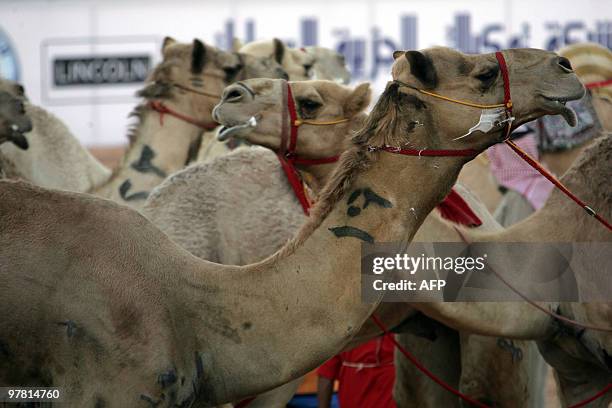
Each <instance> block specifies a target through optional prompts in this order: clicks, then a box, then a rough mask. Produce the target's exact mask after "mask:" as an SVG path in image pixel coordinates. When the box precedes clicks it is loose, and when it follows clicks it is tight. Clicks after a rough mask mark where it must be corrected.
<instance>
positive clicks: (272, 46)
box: [234, 38, 334, 81]
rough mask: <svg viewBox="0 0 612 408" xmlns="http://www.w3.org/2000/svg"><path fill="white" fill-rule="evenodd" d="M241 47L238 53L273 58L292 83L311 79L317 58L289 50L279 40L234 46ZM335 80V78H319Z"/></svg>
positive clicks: (296, 50) (304, 52)
mask: <svg viewBox="0 0 612 408" xmlns="http://www.w3.org/2000/svg"><path fill="white" fill-rule="evenodd" d="M234 47H239V48H238V51H239V52H241V53H243V54H247V55H251V56H254V57H261V58H273V59H274V60H275V61H276V62H278V63H279V64H281V65H282V67H283V68H284V70H285V71H286V72H287V74H288V75H289V79H290V80H292V81H303V80H306V79H310V76H311V70H312V67H313V66H314V64H315V56H314V55H312V54H310V53H307V52H306V51H302V50H298V49H294V48H289V47H287V46H286V45H285V43H283V42H282V41H281V40H279V39H278V38H274V39H273V40H271V41H270V40H261V41H254V42H251V43H248V44H245V45H242V46H240V45H234ZM318 79H334V78H318Z"/></svg>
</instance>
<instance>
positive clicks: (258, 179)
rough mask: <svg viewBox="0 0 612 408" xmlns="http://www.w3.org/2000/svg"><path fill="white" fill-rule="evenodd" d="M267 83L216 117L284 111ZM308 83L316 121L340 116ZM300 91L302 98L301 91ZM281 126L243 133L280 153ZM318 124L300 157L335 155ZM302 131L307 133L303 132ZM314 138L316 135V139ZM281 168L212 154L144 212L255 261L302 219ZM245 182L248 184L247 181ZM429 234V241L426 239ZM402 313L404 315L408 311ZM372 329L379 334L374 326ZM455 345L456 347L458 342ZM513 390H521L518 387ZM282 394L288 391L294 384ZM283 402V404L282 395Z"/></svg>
mask: <svg viewBox="0 0 612 408" xmlns="http://www.w3.org/2000/svg"><path fill="white" fill-rule="evenodd" d="M268 82H269V81H262V80H250V81H245V82H244V83H243V84H236V85H232V86H230V87H228V88H227V89H226V91H225V92H224V100H223V102H222V103H221V104H220V105H219V106H218V107H217V108H215V111H214V112H213V115H215V116H217V117H218V120H219V121H220V122H222V123H224V121H227V123H225V124H235V123H240V122H244V121H246V120H247V119H248V118H249V117H250V116H251V115H256V114H260V115H265V114H268V115H275V116H279V115H282V113H281V112H282V109H281V108H282V102H281V103H279V102H278V101H271V100H270V97H269V94H270V93H271V91H270V89H271V88H273V86H272V85H269V84H268ZM253 84H255V85H253ZM306 84H309V83H303V84H301V83H299V82H298V83H295V84H294V85H293V87H294V88H295V89H294V93H295V95H296V97H295V98H296V100H297V101H298V104H299V102H302V103H305V104H307V105H308V104H310V105H315V106H316V105H321V106H323V108H319V109H320V110H319V111H316V116H315V117H314V119H315V120H318V121H321V120H330V119H333V118H336V117H338V114H336V115H333V114H332V115H329V114H328V111H329V106H328V103H326V102H327V101H325V100H324V99H325V98H323V101H322V100H321V98H320V97H318V96H317V92H316V91H311V92H306V91H305V90H304V87H306ZM260 89H263V92H262V94H260V92H259V90H260ZM306 89H307V88H306ZM249 90H250V91H249ZM304 93H306V95H303V94H304ZM309 94H310V96H309ZM313 99H314V100H313ZM321 102H323V103H322V104H321ZM245 104H246V105H247V106H246V107H245V106H244V105H245ZM366 104H367V103H366ZM268 107H271V108H269V109H272V112H270V111H269V110H267V109H266V108H268ZM300 108H301V106H300V105H298V109H300ZM336 110H338V109H336ZM279 124H280V122H279V119H277V120H276V121H275V122H274V123H273V125H272V126H268V127H265V126H264V127H263V128H261V130H260V126H258V127H257V128H247V131H248V133H246V134H243V135H242V136H243V137H244V138H246V139H247V140H248V142H249V143H253V144H262V145H264V146H267V147H270V148H272V149H273V150H278V148H279V146H280V139H279V134H280V132H279V130H278V127H279ZM274 126H276V128H275V127H274ZM313 127H314V126H313ZM320 129H321V130H320V131H319V132H318V133H312V132H313V131H314V130H313V129H312V127H311V128H309V127H308V126H305V127H301V128H300V139H299V140H300V143H298V148H300V149H305V150H301V151H300V152H301V154H305V155H306V156H307V157H310V158H317V157H322V156H330V155H334V154H337V152H338V147H341V146H342V145H343V143H342V140H343V139H342V137H340V138H338V136H336V138H335V139H332V138H331V136H328V134H329V135H333V134H334V130H335V127H332V126H329V127H325V126H324V127H321V128H320ZM242 132H245V130H243V131H242ZM302 132H304V133H303V135H302ZM314 136H316V137H317V138H316V139H315V138H314ZM340 136H342V134H340ZM316 140H321V141H322V142H319V144H318V145H317V144H315V142H314V141H316ZM302 144H305V146H304V145H302ZM334 146H336V147H334ZM342 148H343V147H342ZM314 149H317V150H314ZM266 166H267V167H268V169H266ZM329 167H330V166H329V165H326V166H308V169H307V171H308V170H309V171H311V172H312V171H315V172H316V173H315V174H316V175H315V177H314V179H315V180H323V181H324V180H325V177H326V173H328V172H329V171H330V169H329ZM279 170H280V166H279V164H278V161H277V159H276V157H275V156H274V155H273V154H270V153H269V152H266V151H263V150H259V151H257V152H246V151H245V152H240V153H234V154H232V155H229V156H227V157H224V158H223V159H217V160H215V162H213V163H212V164H210V165H199V166H193V167H191V168H188V169H186V170H184V171H182V172H180V173H177V174H175V175H174V176H173V177H172V178H170V179H169V180H167V181H166V182H165V183H164V184H162V185H161V186H160V187H159V188H158V189H156V190H155V192H154V193H153V195H152V196H151V198H150V199H149V200H148V202H147V205H146V206H145V209H144V213H145V214H146V215H147V216H148V217H149V218H150V219H151V220H153V221H154V223H155V224H156V225H158V226H159V227H160V228H161V229H162V230H163V231H164V232H166V233H167V234H169V236H170V237H171V238H172V239H173V240H175V241H176V242H177V243H179V244H181V245H182V246H183V247H184V248H186V249H188V250H189V251H190V252H191V253H193V254H194V255H196V256H199V257H202V258H204V259H212V260H215V261H219V262H222V263H238V264H245V263H249V262H255V261H257V260H260V259H263V258H264V257H265V256H266V255H267V254H269V253H272V252H273V251H274V250H275V249H277V248H278V247H280V246H281V245H282V243H283V242H284V241H285V239H286V238H287V237H288V236H290V235H291V233H292V232H293V231H294V230H295V229H297V226H298V225H299V224H300V221H301V220H302V219H303V218H304V216H303V215H300V214H302V212H301V210H300V209H299V206H298V204H297V201H296V199H295V197H294V195H293V193H292V192H291V190H290V189H289V188H288V185H287V184H286V182H284V176H282V175H281V176H280V177H279V173H280V171H279ZM249 179H250V180H251V181H248V180H249ZM261 185H265V186H266V188H265V189H263V190H262V191H260V187H259V186H261ZM225 191H227V192H229V195H228V196H227V198H225V199H224V198H223V192H225ZM461 191H462V192H463V195H464V196H465V197H466V199H467V200H468V202H470V203H471V204H472V206H473V207H475V208H476V209H477V212H478V215H479V216H480V218H481V219H483V220H484V221H485V226H484V228H485V229H488V230H492V229H496V228H499V226H498V224H497V223H496V222H495V221H494V220H493V219H492V217H491V216H490V215H489V214H488V213H487V212H486V210H485V209H484V208H482V205H481V204H479V203H478V201H477V200H475V199H474V198H472V197H471V196H469V195H468V194H466V192H465V191H463V190H461ZM219 203H222V204H219ZM262 209H264V210H263V211H262ZM288 210H289V211H288ZM226 211H227V212H226ZM262 213H263V214H268V213H269V214H270V216H269V217H262V215H261V214H262ZM223 214H228V216H229V217H231V222H229V224H230V225H236V226H240V227H235V228H232V227H228V226H227V224H221V225H220V222H222V220H223V219H225V218H227V217H228V216H224V215H223ZM432 216H437V215H432ZM268 220H269V221H268ZM212 225H214V226H215V227H214V228H211V226H212ZM427 225H428V222H427V221H425V225H424V226H423V227H422V228H421V230H420V231H423V230H427V229H428V228H427V227H426V226H427ZM262 230H266V231H269V233H268V234H266V235H265V236H261V233H260V231H262ZM419 235H425V237H423V239H424V240H430V241H435V240H436V239H435V233H430V234H429V237H430V238H426V237H427V234H422V233H421V232H419V233H418V234H417V238H418V237H419ZM432 235H433V236H434V238H431V236H432ZM251 243H252V244H251ZM404 309H405V308H404ZM402 313H404V315H405V313H406V311H405V310H404V311H402ZM375 330H376V329H375ZM375 334H378V331H377V330H376V333H375ZM371 336H372V334H371V333H368V334H367V335H365V336H364V338H361V337H360V336H358V337H359V338H360V341H362V340H367V339H369V338H370V337H371ZM491 342H493V343H494V344H495V343H497V339H492V340H491ZM429 347H431V346H429ZM455 349H457V350H458V347H455ZM489 360H491V358H489ZM500 360H501V359H500ZM526 360H527V359H526ZM519 368H520V367H519ZM512 370H513V368H512V367H510V368H509V369H508V371H509V372H510V371H512ZM518 371H520V370H517V372H518ZM427 381H428V380H427ZM510 385H517V387H518V386H522V383H516V382H515V383H512V384H510ZM517 389H519V390H521V391H523V390H522V388H517ZM285 390H286V389H284V391H285ZM516 393H517V392H516V390H515V389H512V390H509V392H508V393H507V394H506V395H512V394H516ZM286 396H287V397H290V396H291V389H289V392H288V393H287V394H286ZM258 400H259V398H258V399H256V400H255V403H257V402H258ZM280 400H281V401H282V398H280ZM264 401H265V403H261V405H255V406H271V405H270V401H269V399H265V400H264ZM511 401H512V400H511ZM274 402H275V403H276V405H278V406H281V405H282V404H281V403H279V401H278V399H277V400H275V401H274ZM251 404H254V402H252V403H251ZM276 405H275V406H276ZM417 405H418V404H417Z"/></svg>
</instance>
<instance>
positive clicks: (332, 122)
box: [293, 119, 349, 126]
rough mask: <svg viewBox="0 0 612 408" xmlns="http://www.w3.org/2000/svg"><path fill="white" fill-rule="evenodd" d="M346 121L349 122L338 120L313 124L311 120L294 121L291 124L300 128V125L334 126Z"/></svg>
mask: <svg viewBox="0 0 612 408" xmlns="http://www.w3.org/2000/svg"><path fill="white" fill-rule="evenodd" d="M348 121H349V120H348V119H338V120H328V121H321V122H315V121H311V120H302V119H296V120H295V122H293V126H302V125H315V126H325V125H336V124H338V123H344V122H348Z"/></svg>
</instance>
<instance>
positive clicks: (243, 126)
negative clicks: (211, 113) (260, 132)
mask: <svg viewBox="0 0 612 408" xmlns="http://www.w3.org/2000/svg"><path fill="white" fill-rule="evenodd" d="M255 127H257V118H256V117H255V116H251V117H250V118H249V119H248V120H247V121H246V122H243V123H239V124H236V125H228V126H225V125H223V126H221V127H220V128H219V130H218V131H217V140H218V141H220V142H225V141H226V140H228V139H229V138H231V137H238V136H240V134H241V133H242V132H243V131H244V130H251V129H254V128H255Z"/></svg>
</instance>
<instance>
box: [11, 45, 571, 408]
mask: <svg viewBox="0 0 612 408" xmlns="http://www.w3.org/2000/svg"><path fill="white" fill-rule="evenodd" d="M504 54H505V59H506V61H508V64H509V67H510V77H511V78H515V79H516V81H515V82H513V83H511V84H510V88H511V91H512V93H513V96H514V104H515V108H514V115H515V117H516V121H515V122H514V123H513V126H517V125H520V124H521V123H524V122H525V121H528V120H532V119H533V118H535V117H537V116H538V115H542V114H545V113H561V112H564V108H563V105H561V104H557V103H553V102H551V101H553V100H557V99H559V98H562V99H566V98H567V99H574V98H577V97H579V96H580V95H581V94H582V92H583V90H582V86H581V85H580V83H579V82H578V80H577V79H576V77H575V76H574V75H573V74H571V73H568V72H566V71H564V70H562V67H560V66H558V65H557V61H558V57H556V56H555V55H554V54H551V53H548V52H544V51H538V50H523V49H514V50H508V51H504ZM403 55H404V57H402V59H403V60H405V61H404V62H403V63H400V64H395V66H394V72H395V73H396V74H397V75H400V76H401V78H402V82H403V84H399V83H398V82H391V83H390V84H389V85H388V87H387V89H386V90H385V92H384V93H383V95H382V96H381V98H380V99H379V101H378V103H377V104H376V106H375V108H374V110H373V112H372V114H371V115H370V117H369V118H368V121H367V123H366V124H365V126H364V127H363V128H362V129H361V130H360V131H359V132H358V133H357V134H356V135H355V137H354V139H353V143H354V146H353V147H352V148H351V149H350V150H348V151H347V152H345V153H344V154H343V156H342V158H341V160H340V163H339V165H338V168H337V169H336V171H335V172H334V175H333V176H332V178H331V180H330V181H329V182H328V184H327V185H326V186H325V188H324V189H323V191H322V192H321V194H320V196H319V200H318V202H317V205H316V206H315V207H314V208H313V210H312V212H311V217H310V219H309V220H308V222H307V223H306V224H305V225H304V226H303V227H302V228H301V230H300V231H299V233H298V234H297V236H296V237H294V238H293V239H292V240H291V241H290V242H289V243H287V245H285V246H284V247H283V248H282V249H281V250H280V251H278V252H277V253H276V254H274V255H273V256H270V257H269V258H267V259H265V260H264V261H262V262H259V263H256V264H253V265H248V266H228V265H219V264H214V263H211V262H207V261H204V260H201V259H199V258H197V257H194V256H193V255H191V254H189V253H188V252H187V251H186V250H184V249H182V248H180V247H179V246H178V245H176V244H175V243H173V242H172V241H171V240H170V239H169V238H168V237H167V236H166V235H165V234H163V233H162V232H161V231H159V230H158V229H157V228H155V227H154V226H153V224H152V223H151V222H150V221H148V220H147V219H146V218H145V217H144V216H142V215H140V214H139V213H138V212H137V211H134V210H133V209H130V208H127V207H125V206H121V205H118V204H116V203H113V202H111V201H108V200H102V199H99V198H96V197H94V196H90V195H83V194H78V193H70V192H62V191H52V190H45V189H42V188H39V187H35V186H31V185H28V184H23V183H20V182H10V181H8V182H7V181H4V182H0V259H1V260H2V262H0V285H1V286H2V287H3V288H5V293H6V295H5V296H3V297H2V299H0V312H1V313H2V315H3V316H7V317H8V318H6V319H4V320H3V321H1V322H0V333H2V345H3V350H4V354H5V355H6V356H8V357H6V358H4V359H3V360H2V361H1V362H0V378H2V380H1V381H0V382H1V383H2V385H5V384H32V385H34V384H40V385H42V384H53V385H55V386H59V387H62V388H63V389H64V390H70V391H65V398H64V403H65V404H66V405H69V406H84V405H95V404H98V406H100V405H103V404H104V405H105V406H143V407H150V406H175V405H181V404H183V405H184V406H188V405H190V404H191V402H192V401H193V400H198V402H200V403H202V404H209V405H210V404H219V403H223V402H226V401H235V400H239V399H240V398H243V397H245V396H248V395H253V394H256V393H260V392H262V391H265V390H267V389H270V388H273V387H275V386H278V385H280V384H283V383H286V382H288V381H291V380H292V379H294V378H297V377H299V376H300V375H302V374H304V373H305V372H307V371H308V370H311V369H312V368H314V367H316V366H317V365H319V364H321V363H322V362H323V361H324V360H325V359H326V358H328V357H330V356H331V355H333V354H335V353H337V352H338V351H339V350H341V349H342V348H343V347H344V346H345V345H346V344H347V343H348V341H349V340H350V339H351V337H352V336H353V335H354V334H355V333H356V332H357V331H358V330H359V328H360V327H361V325H362V324H363V322H364V321H365V320H366V319H367V318H368V317H369V316H370V314H371V313H372V312H373V311H374V310H375V309H376V308H377V306H378V303H379V300H378V301H375V302H374V303H367V304H366V303H363V302H362V301H361V297H360V293H361V289H360V280H361V277H360V275H359V274H357V273H355V271H357V270H358V269H359V267H360V259H359V256H358V255H357V254H358V253H359V251H360V248H361V244H362V242H363V241H362V240H361V239H360V238H359V237H362V238H363V237H371V239H372V240H373V241H374V242H388V241H401V242H404V243H407V242H409V241H410V239H411V238H412V237H413V235H414V234H415V233H416V231H417V229H418V227H419V226H420V224H421V223H422V222H423V220H424V219H425V217H426V216H427V214H428V213H429V212H430V211H431V210H432V209H433V208H434V206H435V205H436V204H437V203H438V202H439V201H440V200H442V199H443V198H444V197H445V196H446V195H447V194H448V193H449V191H450V188H451V186H452V185H453V184H454V182H455V180H456V178H457V175H458V173H459V171H460V169H461V166H462V165H463V164H464V163H465V162H466V161H468V160H469V159H470V158H471V157H472V154H477V153H479V152H481V151H483V150H484V149H486V148H487V147H488V146H490V145H491V144H492V143H495V142H497V141H499V140H500V139H502V138H503V136H504V132H503V129H501V128H499V129H495V130H494V131H492V132H489V133H486V134H483V135H480V136H479V137H477V138H476V137H474V138H464V139H460V140H453V139H456V138H457V137H458V136H460V135H461V134H462V133H463V132H464V130H465V129H466V128H468V127H469V126H470V124H471V123H473V122H475V121H477V120H478V116H479V115H478V112H475V111H465V112H463V114H462V115H461V116H459V117H453V116H452V115H442V114H441V113H444V111H445V110H446V107H444V106H441V104H442V102H441V101H439V100H434V101H430V100H425V99H424V98H422V97H420V95H419V96H417V95H415V93H416V92H417V91H414V90H412V89H410V88H407V87H405V85H404V84H414V85H415V86H418V87H421V86H426V87H427V88H428V89H431V90H434V91H436V92H440V93H446V94H449V93H450V94H451V95H453V96H455V97H468V98H476V97H478V96H480V95H481V94H482V93H484V96H482V97H481V98H482V99H483V101H491V102H493V101H498V100H501V99H503V89H502V83H501V81H497V80H496V81H494V82H488V86H487V87H486V90H484V91H483V90H482V88H481V89H479V90H475V89H474V88H473V87H472V86H470V85H468V84H465V85H458V83H457V82H453V83H452V87H453V91H451V90H450V89H449V82H447V81H445V80H440V81H439V82H438V80H437V79H436V80H435V81H434V82H432V81H431V79H432V77H431V74H433V73H435V72H440V71H442V70H447V69H452V68H453V67H459V66H472V67H473V68H474V69H480V70H482V69H483V68H487V69H493V68H492V67H493V66H496V65H494V64H495V62H494V61H495V59H494V57H493V55H490V54H489V55H478V56H476V55H469V56H468V55H464V54H462V53H459V52H456V51H452V50H449V49H430V50H426V51H423V52H419V51H411V52H408V53H405V54H403ZM455 72H457V74H459V73H458V71H455ZM542 75H546V76H547V77H549V78H557V80H556V81H551V82H546V83H542V81H537V80H536V79H537V78H540V77H541V76H542ZM434 77H435V75H434ZM519 78H520V80H519ZM529 78H532V79H531V80H529ZM476 80H478V79H477V78H476ZM517 84H518V85H517ZM279 85H280V82H279ZM278 88H280V86H277V92H280V91H281V89H278ZM424 105H425V106H427V109H424ZM431 115H433V116H431ZM432 118H435V120H432ZM417 121H418V123H421V124H423V126H415V122H417ZM407 130H408V131H407ZM407 144H410V145H412V146H415V147H418V148H423V149H435V150H439V149H459V150H462V151H467V152H469V154H470V156H469V157H466V156H453V157H439V158H435V157H434V158H432V160H422V158H421V157H417V156H404V155H402V154H395V153H394V152H393V151H391V150H389V151H387V150H379V149H380V148H381V147H383V146H405V145H407ZM466 149H469V150H466ZM424 180H426V182H424ZM415 186H419V188H418V190H417V191H418V192H415V188H414V187H415ZM364 189H368V191H371V193H372V194H374V195H375V196H377V197H378V199H375V202H374V203H371V205H369V206H367V207H366V208H363V209H362V211H360V212H359V214H355V212H354V211H349V213H351V214H353V216H350V215H348V214H347V208H348V206H347V205H346V199H348V198H349V196H351V195H352V196H355V195H358V192H363V191H364ZM367 196H368V197H370V198H372V196H371V194H370V193H368V194H367ZM362 199H363V197H362ZM112 223H117V224H119V225H121V226H122V228H120V229H118V228H110V227H109V226H110V224H112ZM390 225H392V226H393V227H392V228H389V226H390ZM347 232H348V233H347ZM364 233H365V234H367V235H364ZM368 239H369V238H368ZM24 254H27V256H24ZM279 283H282V284H279Z"/></svg>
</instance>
